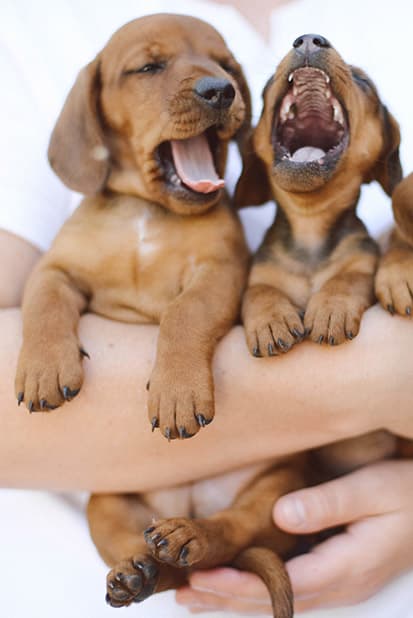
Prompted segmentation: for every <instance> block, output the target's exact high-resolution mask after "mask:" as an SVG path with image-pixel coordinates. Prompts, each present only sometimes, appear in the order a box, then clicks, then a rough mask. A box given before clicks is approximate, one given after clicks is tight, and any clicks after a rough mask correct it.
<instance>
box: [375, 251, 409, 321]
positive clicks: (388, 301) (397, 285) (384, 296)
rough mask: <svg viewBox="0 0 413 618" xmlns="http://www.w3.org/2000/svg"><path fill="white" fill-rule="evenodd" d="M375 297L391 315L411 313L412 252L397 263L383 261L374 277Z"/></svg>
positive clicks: (407, 314)
mask: <svg viewBox="0 0 413 618" xmlns="http://www.w3.org/2000/svg"><path fill="white" fill-rule="evenodd" d="M375 289H376V296H377V298H378V300H379V302H380V304H381V305H382V307H383V308H384V309H386V311H388V312H389V313H390V314H391V315H394V314H395V313H398V314H399V315H403V316H408V317H410V316H411V315H412V313H413V251H412V252H410V253H407V254H406V255H404V256H403V259H398V260H397V261H388V262H386V260H383V263H382V265H381V266H380V267H379V270H378V271H377V275H376V282H375Z"/></svg>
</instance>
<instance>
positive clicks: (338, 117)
mask: <svg viewBox="0 0 413 618" xmlns="http://www.w3.org/2000/svg"><path fill="white" fill-rule="evenodd" d="M333 110H334V113H333V120H334V121H335V122H338V123H340V124H344V116H343V112H342V109H341V106H340V104H339V103H338V101H334V102H333Z"/></svg>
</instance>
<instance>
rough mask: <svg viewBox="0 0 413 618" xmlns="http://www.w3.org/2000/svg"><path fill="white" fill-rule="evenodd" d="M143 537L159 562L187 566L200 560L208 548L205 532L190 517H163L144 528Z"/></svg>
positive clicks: (181, 566)
mask: <svg viewBox="0 0 413 618" xmlns="http://www.w3.org/2000/svg"><path fill="white" fill-rule="evenodd" d="M144 537H145V541H146V544H147V545H148V547H149V549H150V551H151V553H152V555H153V556H154V558H156V559H157V560H158V561H159V562H166V563H168V564H169V565H171V566H175V567H180V568H183V567H188V566H192V565H194V564H197V563H198V562H200V561H201V560H202V559H203V558H204V556H205V554H206V552H207V548H208V539H207V536H206V533H205V532H204V530H203V529H202V526H200V525H199V524H198V523H197V522H196V521H194V520H191V519H184V518H177V519H163V520H160V521H158V522H156V523H154V524H153V525H152V526H151V527H150V528H148V529H147V530H145V532H144Z"/></svg>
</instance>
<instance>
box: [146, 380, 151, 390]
mask: <svg viewBox="0 0 413 618" xmlns="http://www.w3.org/2000/svg"><path fill="white" fill-rule="evenodd" d="M150 386H151V383H150V380H148V381H147V383H146V390H147V391H148V390H149V389H150Z"/></svg>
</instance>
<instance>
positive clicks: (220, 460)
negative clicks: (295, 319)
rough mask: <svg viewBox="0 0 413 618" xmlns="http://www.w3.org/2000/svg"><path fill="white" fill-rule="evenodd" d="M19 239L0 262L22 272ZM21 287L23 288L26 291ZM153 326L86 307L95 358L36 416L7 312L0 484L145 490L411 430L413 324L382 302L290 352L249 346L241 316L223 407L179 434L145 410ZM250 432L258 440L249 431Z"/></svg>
mask: <svg viewBox="0 0 413 618" xmlns="http://www.w3.org/2000/svg"><path fill="white" fill-rule="evenodd" d="M17 240H18V241H19V239H17ZM3 241H4V238H3ZM15 242H16V237H13V236H10V237H9V238H8V240H7V243H6V244H8V245H9V255H10V256H11V257H10V262H9V264H6V263H5V262H3V263H2V266H3V268H2V269H1V271H2V272H5V273H7V272H9V271H10V270H12V271H13V272H15V271H16V272H17V270H18V269H19V264H20V263H23V262H25V260H23V258H22V255H23V254H24V251H23V246H22V245H21V242H22V241H19V244H18V245H15V246H16V247H17V246H18V249H19V253H18V254H16V253H15V252H14V251H13V249H12V246H13V244H14V243H15ZM23 242H24V241H23ZM26 244H27V243H26ZM28 250H29V252H31V251H32V248H31V246H30V245H29V249H28ZM23 278H24V277H23ZM16 281H21V278H20V277H18V276H16ZM9 283H10V282H9ZM0 289H3V285H0ZM14 293H15V294H16V297H19V295H20V294H21V290H15V291H14ZM157 332H158V329H157V327H156V326H146V325H130V324H122V323H118V322H113V321H110V320H106V319H103V318H100V317H98V316H94V315H90V314H89V315H85V316H84V317H83V318H82V320H81V324H80V339H81V341H82V344H83V345H84V347H85V349H86V350H87V351H88V352H89V354H90V356H91V359H90V360H88V359H85V361H84V366H85V382H84V386H83V388H82V391H81V393H80V394H79V395H78V396H77V397H76V398H75V399H74V400H73V401H72V402H71V403H66V404H65V405H64V406H63V408H61V409H60V410H56V411H54V412H53V413H52V414H48V413H34V414H32V415H30V414H29V413H28V412H27V410H26V409H25V408H24V407H23V406H21V407H20V408H19V407H17V402H16V400H15V397H14V392H13V380H14V373H15V366H16V361H17V355H18V351H19V347H20V343H21V316H20V311H19V309H17V308H14V309H5V310H3V311H1V312H0V337H1V341H2V346H1V349H0V368H1V370H0V372H1V373H0V374H1V375H2V380H1V383H0V410H1V412H0V414H1V423H2V432H1V435H0V484H1V485H2V486H9V487H32V488H48V489H52V488H53V489H61V490H72V489H80V488H82V489H88V490H92V491H95V492H106V491H146V490H149V489H154V488H156V487H162V486H171V485H176V484H179V483H184V482H187V481H192V480H195V479H199V478H201V477H206V476H211V475H214V474H218V473H220V472H223V471H226V470H229V469H233V468H236V467H239V466H243V465H246V464H248V463H252V462H257V461H263V460H266V459H270V458H272V457H275V456H277V455H282V454H286V453H291V452H296V451H298V450H302V449H307V448H311V447H315V446H319V445H322V444H326V443H329V442H332V441H335V440H340V439H344V438H347V437H350V436H354V435H359V434H362V433H365V432H367V431H372V430H375V429H379V428H382V427H384V428H387V429H389V430H392V431H394V432H397V433H401V434H403V435H406V436H410V437H413V418H412V417H411V414H410V409H411V395H410V385H411V371H410V366H411V362H410V356H411V349H412V346H413V332H412V329H410V328H407V325H406V322H405V320H404V319H403V318H397V317H394V318H390V317H389V316H388V315H387V314H386V313H385V312H384V311H383V310H382V309H381V308H379V307H374V308H372V309H371V310H369V311H368V312H367V314H366V316H365V318H364V319H363V324H362V329H361V333H360V335H359V336H358V337H357V338H356V339H355V340H354V341H352V342H351V343H348V344H345V345H342V346H338V347H336V348H330V347H323V346H317V345H315V344H312V343H307V342H306V343H303V344H301V345H300V346H297V348H296V349H295V350H293V351H292V352H290V353H289V354H288V355H286V356H285V357H284V358H270V359H254V358H252V357H250V355H249V354H248V353H247V348H246V345H245V341H244V335H243V332H242V329H241V327H237V328H234V329H233V330H232V331H231V332H230V333H229V334H228V336H227V337H225V339H224V340H223V341H222V342H221V343H220V344H219V345H218V348H217V351H216V354H215V358H214V372H215V383H216V409H217V414H216V418H215V419H214V422H213V423H211V425H209V426H208V427H206V428H205V429H204V430H203V431H202V432H200V434H199V435H198V436H196V437H194V438H193V439H191V440H186V441H183V442H181V441H173V442H171V443H168V442H166V441H165V440H164V439H163V438H162V437H161V436H159V435H157V434H156V433H155V434H152V433H151V431H150V426H149V424H148V420H147V416H146V396H147V393H146V389H145V385H146V382H147V380H148V378H149V376H150V372H151V369H152V365H153V360H154V356H155V344H156V337H157ZM395 367H397V371H392V370H391V369H393V368H395ZM390 368H391V369H390ZM257 396H258V399H257ZM257 401H258V402H259V405H258V404H257ZM396 401H397V405H395V402H396ZM298 427H299V428H300V431H297V430H296V428H298ZM252 433H253V435H254V438H255V439H254V440H245V436H246V435H251V434H252ZM45 448H46V449H47V457H45ZM211 453H213V457H211ZM97 462H98V463H97Z"/></svg>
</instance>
